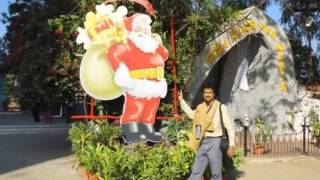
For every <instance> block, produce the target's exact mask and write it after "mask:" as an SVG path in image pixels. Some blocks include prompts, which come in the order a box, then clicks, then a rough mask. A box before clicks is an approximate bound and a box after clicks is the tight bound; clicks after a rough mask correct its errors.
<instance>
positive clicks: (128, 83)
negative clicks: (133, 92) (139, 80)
mask: <svg viewBox="0 0 320 180" xmlns="http://www.w3.org/2000/svg"><path fill="white" fill-rule="evenodd" d="M114 81H115V83H116V84H117V85H118V86H120V87H122V88H123V89H124V90H125V91H126V90H129V89H132V88H133V87H134V86H135V84H134V81H133V79H132V78H131V77H130V75H129V69H128V67H127V66H126V65H125V64H123V63H120V64H119V67H118V69H117V70H116V73H115V76H114Z"/></svg>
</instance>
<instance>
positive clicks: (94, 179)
mask: <svg viewBox="0 0 320 180" xmlns="http://www.w3.org/2000/svg"><path fill="white" fill-rule="evenodd" d="M78 171H79V174H80V175H81V177H82V178H83V179H84V180H99V177H98V176H97V175H94V174H91V173H90V172H89V171H87V170H86V168H85V167H83V166H79V169H78Z"/></svg>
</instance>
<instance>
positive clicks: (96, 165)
mask: <svg viewBox="0 0 320 180" xmlns="http://www.w3.org/2000/svg"><path fill="white" fill-rule="evenodd" d="M177 133H179V132H177ZM120 135H121V129H120V128H119V126H118V125H113V124H109V123H108V122H107V121H91V122H89V123H81V122H80V123H75V124H73V125H72V127H71V129H70V131H69V138H70V140H71V142H72V149H73V152H74V153H75V155H76V157H77V160H78V163H79V165H81V166H84V167H85V168H86V169H87V170H88V171H90V172H91V173H93V174H96V175H98V176H99V177H100V178H101V179H106V180H111V179H112V180H145V179H148V180H168V179H170V180H175V179H177V180H180V179H186V177H187V176H188V175H189V173H190V170H191V166H192V164H193V161H194V153H193V151H192V150H190V149H189V148H187V147H186V146H185V144H186V143H185V142H186V141H182V140H181V141H179V142H177V143H175V145H171V144H165V143H162V144H159V145H155V146H147V145H145V144H143V143H141V144H137V145H123V144H121V143H120ZM233 159H234V161H233V165H232V166H233V167H234V166H238V165H239V164H240V163H241V162H242V161H243V154H242V152H240V151H239V150H237V156H235V157H234V158H233Z"/></svg>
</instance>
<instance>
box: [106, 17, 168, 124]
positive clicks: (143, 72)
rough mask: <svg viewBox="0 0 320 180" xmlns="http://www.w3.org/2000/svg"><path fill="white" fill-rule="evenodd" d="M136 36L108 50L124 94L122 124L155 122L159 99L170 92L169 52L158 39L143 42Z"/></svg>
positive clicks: (116, 81)
mask: <svg viewBox="0 0 320 180" xmlns="http://www.w3.org/2000/svg"><path fill="white" fill-rule="evenodd" d="M139 17H141V16H140V15H139ZM143 18H146V17H143ZM136 37H137V35H136V34H135V33H134V32H131V33H129V37H128V42H127V44H124V43H121V44H120V43H119V44H115V45H113V46H112V47H111V48H110V49H109V50H108V52H107V56H108V59H109V61H110V63H111V66H112V68H113V70H114V72H115V83H116V84H117V85H118V86H120V87H122V89H123V91H124V96H125V103H124V106H123V114H122V116H121V119H120V123H121V124H127V123H131V122H140V123H145V124H154V122H155V116H156V112H157V109H158V107H159V104H160V98H164V97H165V96H166V93H167V82H166V80H165V79H164V65H165V61H166V60H167V59H168V51H167V49H166V48H165V47H163V45H162V43H161V42H159V40H156V39H153V40H151V42H152V44H151V43H150V44H149V43H147V42H146V44H143V43H144V42H140V41H139V39H136ZM150 38H151V36H150ZM154 42H158V43H156V44H154ZM142 46H144V47H145V48H144V47H142ZM152 46H153V47H152Z"/></svg>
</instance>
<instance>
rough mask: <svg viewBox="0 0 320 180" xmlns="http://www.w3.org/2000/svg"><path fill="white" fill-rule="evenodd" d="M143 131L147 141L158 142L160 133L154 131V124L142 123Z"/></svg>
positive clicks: (160, 136) (160, 137)
mask: <svg viewBox="0 0 320 180" xmlns="http://www.w3.org/2000/svg"><path fill="white" fill-rule="evenodd" d="M144 131H145V133H144V134H145V135H146V140H147V141H149V142H152V143H160V141H161V139H162V135H161V133H160V132H155V130H154V126H153V125H152V124H144Z"/></svg>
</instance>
